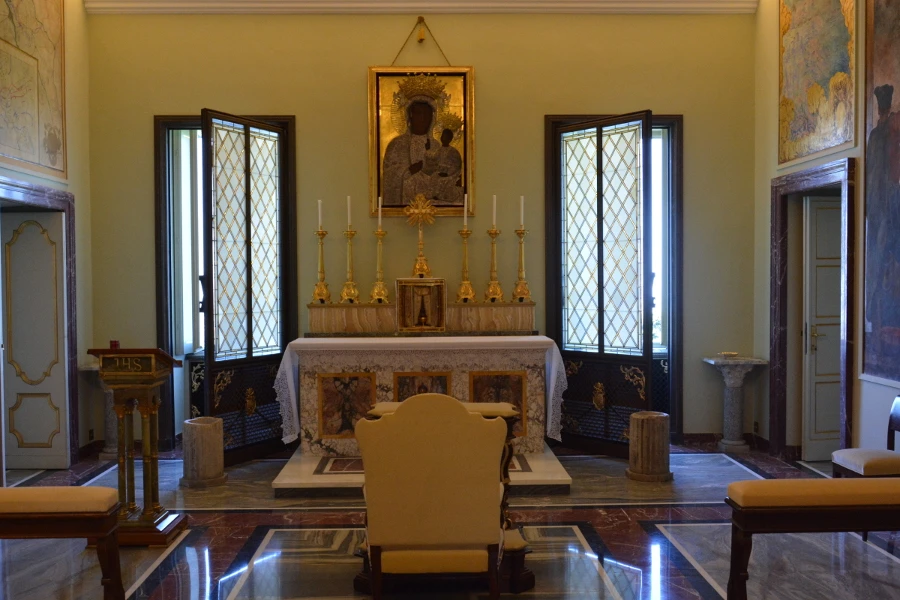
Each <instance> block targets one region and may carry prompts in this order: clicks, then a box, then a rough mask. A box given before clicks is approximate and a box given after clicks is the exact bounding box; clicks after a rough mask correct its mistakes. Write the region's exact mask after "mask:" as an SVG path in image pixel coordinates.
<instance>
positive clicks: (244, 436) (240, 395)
mask: <svg viewBox="0 0 900 600" xmlns="http://www.w3.org/2000/svg"><path fill="white" fill-rule="evenodd" d="M201 120H202V130H203V206H204V208H203V210H204V219H203V221H204V224H205V231H204V257H203V265H204V266H203V272H204V277H203V279H204V281H203V284H204V285H203V287H204V291H203V314H204V319H205V327H204V329H205V338H206V339H205V367H206V369H205V370H206V394H207V398H206V401H207V407H208V413H207V414H209V415H210V416H214V417H219V418H221V419H222V420H223V421H224V437H225V457H226V463H233V462H236V461H238V460H241V459H246V458H248V457H250V456H251V455H252V454H253V452H252V449H251V448H249V447H251V446H254V447H260V446H264V447H268V446H269V445H271V446H272V447H273V448H275V447H276V446H278V445H280V440H281V418H280V415H279V410H278V402H277V401H276V397H275V391H274V389H273V387H272V386H273V384H274V381H275V374H276V372H277V370H278V364H279V362H280V360H281V354H282V351H283V350H284V348H285V347H286V346H287V343H288V341H290V340H289V339H288V336H287V327H286V324H287V323H288V319H287V309H288V307H290V306H291V302H290V300H289V299H288V298H287V295H286V292H287V286H286V284H285V282H287V281H288V280H289V277H287V275H286V273H285V268H284V265H285V264H286V260H287V258H288V257H286V256H285V249H286V248H288V247H289V244H288V243H287V239H288V232H289V224H288V223H286V221H285V215H286V214H287V212H288V211H287V210H286V209H285V207H286V202H287V200H288V199H287V198H285V197H284V196H285V195H286V194H284V192H283V190H284V188H283V185H282V183H283V182H284V181H285V180H286V177H285V165H284V164H283V162H284V161H283V157H284V156H285V149H284V145H285V141H284V139H285V131H284V130H283V129H282V128H280V127H276V126H272V125H269V124H267V123H262V122H259V121H253V120H250V119H245V118H242V117H236V116H233V115H228V114H224V113H219V112H215V111H211V110H206V109H204V110H203V111H202V113H201Z"/></svg>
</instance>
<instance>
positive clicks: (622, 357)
mask: <svg viewBox="0 0 900 600" xmlns="http://www.w3.org/2000/svg"><path fill="white" fill-rule="evenodd" d="M651 136H652V115H651V114H650V113H649V112H641V113H633V114H629V115H622V116H620V117H615V118H612V119H598V120H595V121H588V122H584V123H578V124H576V125H571V126H567V127H563V128H561V129H560V130H559V136H558V139H557V140H555V143H556V144H558V149H559V152H558V156H559V171H560V175H561V177H560V183H559V189H558V191H557V197H558V198H559V203H560V207H559V210H560V213H561V217H562V218H561V219H560V222H561V224H562V231H561V232H560V236H561V240H562V261H563V270H562V286H561V288H562V289H561V291H560V295H561V297H560V301H559V305H560V307H561V309H562V310H561V312H562V315H561V317H562V318H561V331H560V338H561V339H559V340H557V341H558V343H559V345H560V349H561V351H562V354H563V358H564V359H566V361H567V363H566V364H567V369H566V373H567V375H568V378H569V391H568V392H567V394H566V401H565V403H564V416H563V425H564V432H565V433H566V434H568V436H570V437H571V436H573V435H574V436H579V437H581V438H584V440H581V442H582V443H583V442H584V441H586V440H589V442H588V443H590V444H592V445H594V446H596V447H598V448H600V449H602V451H604V452H607V453H610V454H615V455H626V454H627V452H628V446H627V444H628V425H629V421H630V415H631V413H633V412H637V411H640V410H647V409H649V408H650V406H651V400H650V395H651V387H652V386H650V385H648V381H649V379H650V374H651V357H652V295H651V292H650V290H651V284H652V273H651V269H650V268H649V257H650V256H652V252H651V250H652V248H651V239H652V236H651V235H649V232H650V228H651V220H650V209H651V206H652V202H651V184H650V182H651V165H650V160H651V152H650V139H651ZM601 447H602V448H601Z"/></svg>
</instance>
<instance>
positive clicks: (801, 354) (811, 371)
mask: <svg viewBox="0 0 900 600" xmlns="http://www.w3.org/2000/svg"><path fill="white" fill-rule="evenodd" d="M855 177H856V161H855V159H853V158H847V159H842V160H838V161H834V162H831V163H827V164H824V165H820V166H817V167H812V168H809V169H806V170H804V171H800V172H798V173H792V174H790V175H785V176H783V177H779V178H776V179H773V180H772V188H771V189H772V196H771V197H772V201H771V202H772V203H771V215H772V225H771V257H772V258H771V261H772V262H771V273H770V277H771V284H770V296H771V312H770V323H771V334H770V340H769V365H770V368H769V452H770V454H772V455H775V456H781V457H784V458H787V459H791V460H797V459H799V458H801V447H802V446H803V442H802V440H803V439H804V438H809V439H808V440H807V442H808V443H807V444H806V445H807V446H808V449H809V450H811V451H813V452H816V451H818V452H825V450H823V448H827V447H828V442H827V438H829V437H831V438H834V437H835V435H834V433H833V432H831V431H830V430H829V426H830V425H829V422H834V421H835V418H834V417H835V416H836V417H837V419H836V426H837V432H836V434H837V435H836V437H837V443H838V445H839V447H840V448H847V447H849V446H850V445H851V439H850V436H851V430H852V429H851V426H852V423H851V417H852V410H851V407H852V385H851V381H850V375H851V373H852V372H853V371H852V364H851V361H852V352H851V351H849V350H848V344H849V343H850V341H851V340H852V339H853V296H852V292H853V279H854V271H853V267H854V247H855V246H854V245H855V242H854V239H855V236H854V233H855V225H854V222H855V219H854V204H855V203H854V181H855ZM813 197H819V200H812V199H810V200H803V198H813ZM822 197H824V198H825V199H823V198H822ZM832 199H833V200H832ZM816 202H832V204H830V205H829V204H816ZM804 205H806V213H807V216H806V218H804V217H803V216H802V214H803V212H804ZM818 208H821V209H822V210H823V212H822V213H821V215H818V216H816V211H817V210H818ZM833 209H836V211H837V214H836V215H835V214H834V213H828V212H825V211H828V210H833ZM798 210H799V211H800V214H801V216H800V222H801V223H804V222H805V224H806V227H805V229H806V234H804V228H803V227H801V228H800V229H799V230H798V228H797V227H796V223H797V217H796V214H797V211H798ZM792 213H793V214H794V215H795V218H794V219H791V218H790V215H791V214H792ZM820 217H821V221H820V222H819V221H817V219H819V218H820ZM836 221H837V222H836ZM792 223H793V224H795V226H794V227H791V225H792ZM820 226H821V227H823V228H826V229H823V231H822V239H821V243H822V248H821V252H819V251H814V250H811V249H810V250H806V252H805V253H806V255H808V256H810V257H811V255H813V254H817V255H819V256H820V257H821V258H820V260H821V262H819V263H816V262H815V261H813V260H809V259H807V260H804V259H801V260H800V261H799V262H798V261H797V260H796V257H797V255H798V252H800V253H801V254H800V255H801V256H803V254H802V253H803V246H804V245H806V246H809V247H810V248H812V246H813V245H814V244H815V243H816V233H815V229H816V228H817V227H820ZM829 226H831V227H833V228H834V229H835V230H836V233H830V234H829V233H827V227H829ZM798 232H799V233H798ZM835 235H837V237H836V238H835ZM798 236H799V238H800V239H798ZM804 240H806V242H807V243H806V244H804ZM798 242H799V243H798ZM835 242H837V243H835ZM792 248H796V250H794V252H791V250H792ZM792 257H794V260H793V261H792V260H791V259H792ZM804 264H806V269H804ZM792 265H793V268H791V266H792ZM817 265H818V266H821V267H823V268H822V269H819V270H818V271H819V275H820V276H821V279H820V281H821V284H820V287H821V288H822V290H823V291H825V292H826V298H824V299H822V301H823V305H822V309H821V310H818V309H817V308H816V306H815V301H814V299H811V298H810V295H812V296H815V294H816V291H817V289H818V288H817V285H816V283H815V282H816V277H817V274H816V271H817V269H816V266H817ZM804 270H805V271H807V272H808V275H807V276H806V277H804V275H803V273H804ZM804 280H807V281H809V282H811V283H804ZM798 287H799V289H800V290H802V291H801V292H800V293H799V296H798V292H797V289H798ZM835 288H837V292H836V293H835V291H834V289H835ZM829 289H830V290H831V292H830V293H828V290H829ZM798 297H799V298H800V299H799V300H794V298H798ZM804 297H806V301H805V302H804V301H803V298H804ZM828 297H830V298H831V299H830V300H829V299H828ZM791 300H794V301H791ZM835 300H836V302H835ZM828 302H831V303H832V305H831V306H827V305H826V304H827V303H828ZM798 311H799V315H800V316H799V317H798ZM816 315H820V316H818V317H817V316H816ZM829 336H830V338H831V339H829V340H827V342H825V338H827V337H829ZM820 340H821V341H822V342H823V343H822V344H820V343H819V342H820ZM820 348H821V352H820V351H819V350H820ZM798 373H799V374H800V377H801V382H802V383H801V384H800V385H799V386H798V385H797V383H798V382H797V376H798ZM835 375H837V377H836V379H835ZM817 384H818V385H817ZM816 387H819V388H820V389H821V390H822V401H823V402H822V403H819V401H818V399H817V397H816V395H815V393H810V391H811V390H813V389H814V388H816ZM789 389H790V392H791V393H790V395H789V393H788V392H789ZM829 395H830V396H831V404H833V402H834V400H836V401H837V407H836V408H834V407H832V408H828V407H829V401H828V396H829ZM801 397H803V398H804V400H805V402H803V401H798V400H799V398H801ZM817 410H818V411H819V414H818V416H817V414H816V411H817ZM829 411H831V413H832V414H830V415H829ZM835 412H836V415H835V414H834V413H835ZM817 418H818V421H819V422H818V425H817V424H816V419H817ZM798 425H800V426H801V427H802V430H803V434H801V435H799V436H797V435H796V431H797V429H798ZM789 426H790V427H789ZM789 430H790V431H791V432H792V436H791V440H790V441H791V442H792V443H791V444H788V441H789V440H788V431H789ZM818 441H823V442H824V444H822V445H819V444H813V442H818ZM832 443H833V442H832ZM810 456H812V455H810Z"/></svg>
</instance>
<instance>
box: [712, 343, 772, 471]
mask: <svg viewBox="0 0 900 600" xmlns="http://www.w3.org/2000/svg"><path fill="white" fill-rule="evenodd" d="M703 362H705V363H709V364H711V365H713V366H714V367H716V368H717V369H718V370H719V372H720V373H722V377H723V378H724V379H725V404H724V410H723V419H724V424H723V426H722V433H723V434H724V436H723V439H721V440H719V444H718V447H719V450H721V451H722V452H732V453H736V452H749V451H750V446H748V445H747V442H746V441H745V440H744V377H746V375H747V373H749V372H750V371H752V370H753V368H754V367H758V366H762V365H767V364H769V361H767V360H763V359H762V358H745V357H742V356H732V357H714V358H704V359H703Z"/></svg>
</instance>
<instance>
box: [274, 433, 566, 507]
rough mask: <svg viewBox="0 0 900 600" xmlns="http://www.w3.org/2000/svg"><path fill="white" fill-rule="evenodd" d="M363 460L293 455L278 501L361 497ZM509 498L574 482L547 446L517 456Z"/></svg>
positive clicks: (281, 477) (277, 484)
mask: <svg viewBox="0 0 900 600" xmlns="http://www.w3.org/2000/svg"><path fill="white" fill-rule="evenodd" d="M361 469H362V460H361V459H359V458H354V457H327V456H313V455H310V454H301V453H300V451H299V450H297V452H295V453H294V455H293V456H292V457H291V459H290V460H289V461H288V463H287V464H286V465H285V467H284V468H283V469H282V470H281V473H279V474H278V477H276V478H275V480H274V481H273V482H272V488H273V490H274V493H275V497H276V498H283V497H298V496H319V497H328V496H341V497H346V496H350V497H359V498H361V497H362V486H363V481H364V476H363V472H362V470H361ZM509 479H510V494H511V495H514V496H546V495H551V494H568V493H569V489H570V487H571V485H572V478H571V477H569V474H568V473H566V470H565V469H564V468H563V466H562V464H560V462H559V460H557V458H556V455H554V454H553V452H552V451H551V450H550V448H549V447H548V446H547V445H546V444H545V445H544V451H543V452H542V453H534V454H517V455H515V456H514V457H513V462H512V465H511V466H510V472H509Z"/></svg>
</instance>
